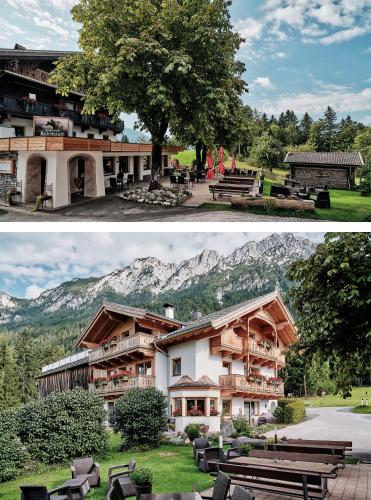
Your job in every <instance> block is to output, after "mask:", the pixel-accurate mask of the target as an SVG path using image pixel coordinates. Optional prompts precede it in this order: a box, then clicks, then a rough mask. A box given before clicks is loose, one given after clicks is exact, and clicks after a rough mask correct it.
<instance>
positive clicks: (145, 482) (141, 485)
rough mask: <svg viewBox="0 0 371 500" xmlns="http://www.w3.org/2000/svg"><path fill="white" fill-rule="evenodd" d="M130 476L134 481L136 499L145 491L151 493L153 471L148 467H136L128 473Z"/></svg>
mask: <svg viewBox="0 0 371 500" xmlns="http://www.w3.org/2000/svg"><path fill="white" fill-rule="evenodd" d="M130 478H131V480H132V481H133V483H134V486H135V489H136V492H137V500H140V496H141V495H144V494H145V493H152V483H153V473H152V471H151V469H149V468H148V467H137V468H136V469H134V471H133V472H132V473H131V474H130Z"/></svg>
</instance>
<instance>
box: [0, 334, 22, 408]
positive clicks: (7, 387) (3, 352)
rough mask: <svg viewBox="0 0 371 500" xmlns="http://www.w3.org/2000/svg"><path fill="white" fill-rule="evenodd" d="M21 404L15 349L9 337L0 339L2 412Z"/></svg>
mask: <svg viewBox="0 0 371 500" xmlns="http://www.w3.org/2000/svg"><path fill="white" fill-rule="evenodd" d="M18 402H19V397H18V389H17V384H16V378H15V363H14V358H13V349H12V347H11V345H10V342H9V338H8V337H7V336H3V337H0V411H1V410H6V409H7V408H12V407H14V406H16V405H17V404H18Z"/></svg>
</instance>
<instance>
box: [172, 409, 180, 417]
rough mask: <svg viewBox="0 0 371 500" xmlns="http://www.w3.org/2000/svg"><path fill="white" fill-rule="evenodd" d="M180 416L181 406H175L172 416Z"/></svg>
mask: <svg viewBox="0 0 371 500" xmlns="http://www.w3.org/2000/svg"><path fill="white" fill-rule="evenodd" d="M181 416H182V409H181V408H175V410H174V411H173V417H181Z"/></svg>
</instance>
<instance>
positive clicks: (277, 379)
mask: <svg viewBox="0 0 371 500" xmlns="http://www.w3.org/2000/svg"><path fill="white" fill-rule="evenodd" d="M281 382H282V378H280V377H270V378H269V379H268V384H280V383H281Z"/></svg>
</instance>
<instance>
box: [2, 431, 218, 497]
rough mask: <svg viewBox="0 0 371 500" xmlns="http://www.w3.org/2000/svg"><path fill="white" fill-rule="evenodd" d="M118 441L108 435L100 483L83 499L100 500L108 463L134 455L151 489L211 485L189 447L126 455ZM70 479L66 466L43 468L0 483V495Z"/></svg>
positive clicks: (180, 489) (183, 489)
mask: <svg viewBox="0 0 371 500" xmlns="http://www.w3.org/2000/svg"><path fill="white" fill-rule="evenodd" d="M119 444H120V440H119V437H118V436H117V435H114V434H112V435H111V446H110V451H109V453H108V455H107V456H106V457H105V458H101V459H98V462H99V463H100V466H101V480H102V483H101V486H100V487H99V488H94V489H92V490H91V492H90V493H89V495H88V496H87V498H92V499H94V500H104V499H105V498H106V494H107V486H108V481H107V475H108V468H109V467H110V466H111V465H118V464H122V463H127V462H128V461H129V459H130V457H131V456H134V458H135V460H136V461H137V465H144V466H146V467H149V468H151V469H152V471H153V473H154V478H155V480H154V484H153V491H154V492H173V493H175V492H186V491H189V492H190V491H192V489H193V487H195V489H196V491H201V490H203V489H205V488H208V487H210V486H211V485H212V479H211V478H210V476H209V474H203V473H202V472H199V471H198V469H197V467H196V465H195V462H194V460H193V454H192V448H191V446H170V445H163V446H161V447H160V448H158V449H155V450H151V451H147V452H141V453H134V454H128V453H124V452H120V451H119ZM70 478H71V473H70V469H69V466H68V465H66V466H61V467H58V468H56V467H53V468H52V467H47V468H46V469H45V470H44V471H41V472H39V473H34V474H32V475H29V476H24V477H22V478H19V479H17V480H14V481H9V482H7V483H2V484H0V498H1V499H2V500H15V499H17V498H19V497H20V495H19V492H20V490H19V485H20V484H44V485H45V486H47V487H48V489H51V488H54V487H56V486H59V485H61V484H63V483H64V481H66V480H67V479H70Z"/></svg>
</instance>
